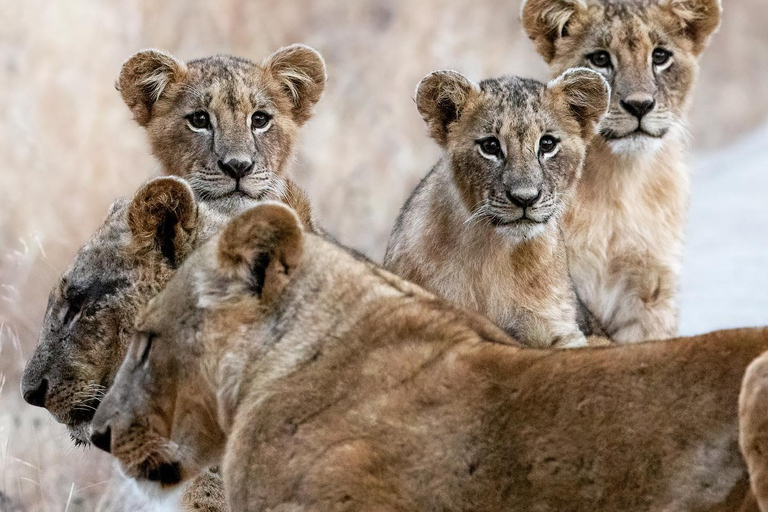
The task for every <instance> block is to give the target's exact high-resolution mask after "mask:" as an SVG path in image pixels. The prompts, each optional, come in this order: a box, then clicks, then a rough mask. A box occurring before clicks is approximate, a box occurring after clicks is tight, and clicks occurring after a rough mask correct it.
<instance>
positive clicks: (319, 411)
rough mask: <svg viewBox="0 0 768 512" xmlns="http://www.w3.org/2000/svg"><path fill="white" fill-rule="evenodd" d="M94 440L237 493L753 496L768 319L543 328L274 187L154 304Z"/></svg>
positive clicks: (299, 507)
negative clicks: (674, 332)
mask: <svg viewBox="0 0 768 512" xmlns="http://www.w3.org/2000/svg"><path fill="white" fill-rule="evenodd" d="M136 327H137V330H138V332H137V334H136V335H135V336H134V337H133V339H132V341H131V345H130V347H129V349H128V353H127V356H126V359H125V361H124V362H123V364H122V366H121V368H120V370H119V371H118V374H117V377H116V379H115V383H114V385H113V386H112V389H110V391H109V393H108V394H107V396H106V397H105V399H104V401H103V402H102V404H101V406H100V407H99V409H98V411H97V413H96V417H95V418H94V420H93V442H94V444H96V445H98V446H101V447H104V448H106V449H107V450H109V451H111V453H113V454H114V455H115V456H116V457H118V458H119V459H120V460H121V461H122V462H123V465H124V467H125V469H126V471H127V472H128V473H129V474H130V475H132V476H136V477H140V478H149V479H153V480H156V481H159V482H161V483H164V484H166V485H168V486H172V485H173V484H177V483H179V482H180V481H184V480H186V479H187V478H190V477H191V476H193V475H195V474H196V473H197V472H198V471H199V469H200V467H204V466H205V465H207V464H215V463H217V462H218V461H219V460H220V459H221V457H222V454H223V464H224V466H223V477H224V480H225V489H226V492H227V497H228V501H229V505H230V508H231V510H234V511H267V510H272V511H285V512H287V511H296V512H298V511H330V510H334V511H401V512H405V511H414V512H415V511H435V510H440V511H445V512H452V511H461V510H464V511H466V510H478V511H480V510H482V511H486V512H494V511H499V512H500V511H508V512H530V511H533V510H535V511H538V512H555V511H558V512H560V511H564V510H568V511H571V512H595V511H602V512H609V511H610V512H614V511H615V512H618V511H622V512H624V511H633V512H651V511H661V510H665V511H673V510H674V511H691V512H693V511H703V510H708V511H714V510H739V508H738V506H737V503H738V502H739V501H740V500H742V499H744V496H745V494H747V492H748V488H749V485H748V475H747V469H746V465H745V463H744V461H743V459H742V458H741V456H740V455H739V450H738V445H737V438H738V421H737V420H738V418H737V411H736V401H737V396H738V392H739V386H740V384H741V379H742V376H743V374H744V370H745V368H746V367H747V365H748V364H749V363H750V361H752V360H753V359H754V358H756V357H758V356H759V355H760V354H761V353H762V352H763V351H765V350H766V349H768V329H741V330H734V331H724V332H720V333H712V334H708V335H704V336H696V337H692V338H686V339H679V340H674V341H669V342H661V343H653V342H651V343H643V344H635V345H624V346H616V347H610V348H588V349H584V350H529V349H525V348H522V347H520V346H519V345H517V344H516V343H515V341H514V340H512V339H510V338H508V337H507V336H506V335H505V333H504V332H503V331H502V330H501V329H499V328H498V327H496V326H495V325H493V324H492V323H491V322H490V321H489V320H487V319H486V318H484V317H482V316H480V315H478V314H476V313H473V312H471V311H468V310H465V309H461V308H459V307H457V306H455V305H453V304H450V303H449V302H447V301H444V300H441V299H439V298H437V297H435V296H434V295H432V294H431V293H428V292H426V291H425V290H423V289H421V288H419V287H418V286H416V285H414V284H412V283H410V282H408V281H405V280H404V279H401V278H399V277H397V276H395V275H392V274H390V273H389V272H386V271H384V270H382V269H381V268H379V267H377V266H376V265H374V264H372V263H370V262H368V261H365V260H361V259H359V258H356V257H355V256H354V255H352V254H350V253H349V252H348V251H345V250H343V249H342V248H340V247H338V246H337V245H335V244H332V243H329V242H327V241H326V240H324V239H322V238H321V237H318V236H316V235H312V234H308V233H303V232H302V229H301V226H300V224H299V221H298V219H297V217H296V216H295V215H294V214H293V213H292V212H291V211H290V210H289V209H288V208H286V207H284V206H282V205H279V204H276V203H272V204H262V205H260V206H257V207H255V208H253V209H251V210H249V211H247V212H245V213H243V214H242V215H240V216H238V217H237V218H235V219H234V220H233V221H232V222H230V223H229V225H228V226H227V227H226V228H225V229H224V231H223V232H222V234H221V235H220V236H219V237H218V238H217V239H215V240H211V241H210V242H208V243H207V244H205V245H204V246H202V247H201V248H200V249H198V250H197V251H196V252H195V253H194V254H192V255H191V256H190V257H189V258H188V259H187V260H186V261H185V262H184V264H183V265H182V266H181V268H180V269H179V270H178V271H177V272H176V274H175V275H174V277H173V278H172V279H171V281H170V282H169V283H168V285H167V286H166V287H165V289H164V290H163V291H162V292H161V293H160V294H159V295H157V296H156V297H155V298H154V299H153V300H152V301H151V302H150V303H149V305H148V307H147V308H146V309H145V310H144V311H143V312H142V313H140V314H139V316H138V318H137V324H136Z"/></svg>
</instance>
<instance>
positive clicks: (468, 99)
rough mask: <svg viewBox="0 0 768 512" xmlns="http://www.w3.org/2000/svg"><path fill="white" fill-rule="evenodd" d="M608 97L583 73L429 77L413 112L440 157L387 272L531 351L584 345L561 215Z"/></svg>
mask: <svg viewBox="0 0 768 512" xmlns="http://www.w3.org/2000/svg"><path fill="white" fill-rule="evenodd" d="M609 94H610V93H609V88H608V85H607V83H606V81H605V80H604V79H603V78H602V77H601V76H600V75H599V74H598V73H596V72H594V71H590V70H586V69H574V70H570V71H568V72H566V73H564V74H563V75H562V76H560V77H559V78H557V79H556V80H553V81H552V82H551V83H549V84H548V85H545V84H542V83H540V82H537V81H535V80H527V79H521V78H516V77H502V78H497V79H490V80H483V81H482V82H480V84H479V85H476V84H474V83H472V82H471V81H470V80H469V79H468V78H466V77H465V76H463V75H461V74H459V73H457V72H455V71H437V72H435V73H432V74H431V75H429V76H427V77H426V78H424V79H423V80H422V81H421V83H420V84H419V86H418V88H417V90H416V106H417V108H418V109H419V112H420V113H421V115H422V116H423V117H424V120H425V121H426V123H427V126H428V127H429V131H430V135H431V136H432V138H434V139H435V140H436V141H437V143H438V144H440V146H442V147H443V149H445V155H444V156H443V158H442V159H441V160H440V161H439V162H438V164H437V165H436V166H435V167H434V168H433V169H432V171H431V172H430V173H429V174H428V175H427V177H426V178H424V180H422V182H421V183H420V184H419V186H418V187H417V188H416V190H415V191H414V192H413V194H412V195H411V197H410V198H409V199H408V202H406V204H405V206H404V207H403V209H402V211H401V212H400V216H399V218H398V220H397V223H396V224H395V228H394V230H393V231H392V235H391V237H390V241H389V247H388V248H387V252H386V255H385V257H384V266H385V268H387V269H388V270H391V271H392V272H394V273H396V274H398V275H400V276H402V277H404V278H406V279H409V280H411V281H413V282H415V283H417V284H419V285H421V286H423V287H425V288H427V289H428V290H430V291H432V292H435V293H437V294H438V295H440V296H442V297H445V298H447V299H449V300H451V301H453V302H456V303H458V304H460V305H462V306H465V307H469V308H471V309H474V310H476V311H479V312H481V313H483V314H485V315H487V316H488V317H489V318H490V319H491V320H493V321H494V322H495V323H496V324H497V325H499V326H501V327H503V328H504V330H506V331H507V332H508V333H510V334H511V335H512V336H513V337H515V338H516V339H518V340H520V341H521V342H522V343H524V344H526V345H529V346H532V347H551V346H553V347H574V346H580V345H585V344H586V338H585V336H584V334H583V333H582V332H581V330H580V329H579V325H578V319H579V317H580V310H579V303H578V300H577V298H576V294H575V293H574V290H573V284H572V282H571V279H570V275H569V274H568V260H567V257H566V252H565V245H564V242H563V239H562V235H561V226H560V218H561V216H562V214H563V212H564V211H565V209H566V207H567V205H568V202H569V201H570V199H571V196H572V195H573V190H574V187H575V186H576V183H577V182H578V179H579V175H580V173H581V167H582V163H583V161H584V153H585V151H586V147H587V144H588V142H589V140H590V139H591V138H592V136H593V135H594V133H595V130H596V128H597V124H598V122H599V121H600V118H601V116H602V115H603V114H604V113H605V111H606V109H607V102H608V96H609ZM588 334H592V333H591V332H590V333H588Z"/></svg>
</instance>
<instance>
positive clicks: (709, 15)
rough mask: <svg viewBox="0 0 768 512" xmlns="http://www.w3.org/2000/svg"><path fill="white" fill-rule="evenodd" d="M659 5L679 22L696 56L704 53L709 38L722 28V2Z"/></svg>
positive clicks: (671, 0)
mask: <svg viewBox="0 0 768 512" xmlns="http://www.w3.org/2000/svg"><path fill="white" fill-rule="evenodd" d="M659 5H660V6H661V7H662V8H663V9H665V10H667V12H669V13H670V14H671V15H672V16H674V18H675V19H676V20H677V23H678V24H679V26H680V27H681V29H682V31H683V33H684V34H685V35H686V36H688V37H689V38H690V40H691V41H692V42H693V51H694V53H695V54H696V55H699V54H700V53H701V52H702V51H704V48H706V47H707V43H708V42H709V37H710V36H711V35H712V34H713V33H714V32H715V31H716V30H717V28H718V27H719V26H720V18H721V15H722V12H723V6H722V4H721V2H720V0H662V1H661V2H659Z"/></svg>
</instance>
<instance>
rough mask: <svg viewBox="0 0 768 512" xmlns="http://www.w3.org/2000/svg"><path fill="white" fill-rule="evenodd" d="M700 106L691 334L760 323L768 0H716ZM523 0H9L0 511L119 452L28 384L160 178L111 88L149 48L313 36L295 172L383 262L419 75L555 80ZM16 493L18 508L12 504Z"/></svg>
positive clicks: (250, 48) (101, 468)
mask: <svg viewBox="0 0 768 512" xmlns="http://www.w3.org/2000/svg"><path fill="white" fill-rule="evenodd" d="M724 3H725V5H724V9H725V12H724V20H723V25H722V27H721V29H720V31H719V33H718V34H716V35H715V37H714V38H713V40H712V44H711V46H710V48H709V49H708V50H707V51H706V52H705V54H704V57H703V59H702V64H701V75H700V80H699V84H698V88H697V91H696V99H695V101H694V103H693V108H692V110H691V115H690V130H691V133H692V135H693V141H692V147H691V152H690V155H691V156H690V162H691V168H692V171H693V194H692V200H691V212H690V226H689V233H688V242H687V249H686V257H685V263H684V274H683V283H682V308H683V314H682V325H681V331H682V333H683V334H693V333H699V332H705V331H709V330H712V329H715V328H722V327H732V326H741V325H755V324H768V270H766V268H767V267H768V213H767V212H768V204H767V202H766V199H768V85H766V83H767V82H768V32H766V30H765V20H766V19H768V2H766V1H765V0H740V1H738V2H736V1H735V0H725V2H724ZM518 10H519V1H518V0H507V1H501V0H472V1H469V0H464V1H442V0H420V1H419V2H411V1H407V0H357V1H355V2H338V1H334V0H312V1H309V0H307V1H297V0H284V1H282V2H268V1H265V0H259V1H257V0H251V1H247V0H223V1H218V2H204V1H192V0H170V1H168V0H166V1H163V2H155V1H152V0H122V1H119V2H118V1H107V2H104V1H97V0H66V1H64V0H60V1H53V0H24V1H23V2H19V1H15V0H0V511H6V510H13V509H14V508H13V507H19V508H16V510H28V511H37V510H41V511H59V510H67V511H70V512H71V511H75V510H93V508H94V507H95V503H96V502H97V501H98V499H99V497H100V495H101V494H103V493H104V492H105V490H106V489H107V484H106V482H107V481H108V479H109V476H110V472H111V471H112V470H111V462H110V460H109V457H107V456H102V454H100V453H98V452H97V451H96V450H88V449H85V450H83V449H76V448H74V447H72V446H71V443H70V442H69V439H68V437H67V435H66V433H65V431H64V427H62V426H60V425H58V424H56V423H54V422H53V420H52V419H50V417H49V416H48V414H47V412H45V411H43V410H41V409H35V408H33V407H31V406H27V405H26V404H24V403H23V401H22V399H21V396H20V393H19V380H20V376H21V372H22V369H23V365H24V362H25V361H26V359H27V358H28V357H29V356H30V355H31V353H32V351H33V349H34V347H35V344H36V340H37V334H38V329H39V324H40V321H41V319H42V316H43V313H44V310H45V305H46V300H47V295H48V292H49V290H50V288H51V286H52V285H53V283H54V282H55V281H56V280H57V279H58V276H59V273H60V272H62V271H63V270H64V269H66V267H67V266H68V264H69V262H70V259H71V257H72V255H73V254H74V252H75V250H76V249H77V248H78V246H79V245H80V244H82V243H83V242H84V241H85V240H86V239H87V238H88V237H89V235H90V234H91V233H92V232H93V230H94V229H95V228H96V227H97V226H98V225H99V224H100V223H101V222H102V220H103V218H104V216H105V213H106V210H107V207H108V206H109V204H110V203H111V202H112V201H113V200H114V199H115V198H117V197H118V196H123V195H131V194H132V193H133V191H134V190H135V188H136V187H137V186H138V185H139V184H140V183H141V182H143V181H144V180H146V179H147V178H148V177H150V176H152V175H154V174H155V173H156V171H157V165H156V163H155V161H154V160H153V158H152V157H151V155H150V154H149V148H148V145H147V143H146V140H145V137H144V134H143V132H142V130H141V129H140V128H139V127H138V126H137V125H136V124H135V123H134V122H133V121H132V120H131V116H130V114H129V111H128V109H127V108H126V107H125V106H124V104H123V103H122V101H121V99H120V96H119V94H118V93H117V92H116V91H115V89H114V81H115V78H116V77H117V75H118V72H119V70H120V66H121V64H122V62H123V61H124V60H125V59H126V58H127V57H128V56H129V55H130V54H132V53H133V52H135V51H137V50H139V49H142V48H147V47H159V48H164V49H167V50H169V51H171V52H172V53H174V54H175V55H177V56H178V57H180V58H182V59H185V60H187V59H191V58H195V57H200V56H205V55H209V54H212V53H220V52H224V53H234V54H237V55H241V56H245V57H250V58H252V59H254V60H260V59H261V58H262V57H264V56H266V55H267V54H269V53H271V52H272V51H274V50H276V49H277V48H278V47H280V46H283V45H286V44H290V43H293V42H303V43H307V44H309V45H311V46H314V47H315V48H317V49H318V50H319V51H320V52H321V53H322V54H323V56H324V57H325V59H326V63H327V66H328V75H329V76H328V84H327V87H326V92H325V95H324V97H323V99H322V100H321V101H320V103H319V104H318V106H317V109H316V112H317V114H316V116H315V117H314V118H313V119H312V120H311V121H310V122H309V123H308V125H307V126H306V128H305V129H304V130H303V133H302V138H301V142H300V144H299V148H298V154H297V162H296V165H295V170H294V177H295V178H296V180H297V181H298V182H299V183H300V184H301V185H302V186H303V187H304V188H306V190H307V191H308V192H309V195H310V196H311V198H312V200H313V202H314V204H315V208H316V210H317V213H318V214H319V217H320V220H321V222H322V224H323V225H324V226H325V227H326V228H327V229H328V230H329V231H331V232H332V233H333V234H334V235H336V236H337V237H338V238H339V239H340V240H341V241H343V242H344V243H346V244H349V245H351V246H353V247H355V248H357V249H360V250H362V251H364V252H366V253H367V254H368V255H369V256H371V257H372V258H373V259H375V260H380V259H381V257H382V256H383V253H384V249H385V245H386V242H387V238H388V236H389V232H390V229H391V226H392V224H393V222H394V220H395V217H396V215H397V212H398V210H399V208H400V206H401V205H402V204H403V202H404V201H405V199H406V197H407V196H408V194H409V193H410V191H411V190H412V189H413V187H414V186H415V185H416V183H417V182H418V180H419V179H420V178H421V177H422V176H423V175H425V174H426V173H427V172H428V170H429V169H430V167H431V166H432V164H433V163H434V162H435V161H436V160H437V158H438V156H439V151H438V148H437V146H436V145H435V144H434V143H433V142H431V140H429V139H428V137H427V135H426V130H425V129H424V127H423V124H422V121H421V119H420V117H419V115H418V113H417V112H416V108H415V107H414V105H413V101H412V96H413V91H414V88H415V86H416V83H417V82H418V81H419V80H420V79H421V78H422V77H423V76H424V75H425V74H427V73H428V72H430V71H432V70H435V69H439V68H446V67H450V68H454V69H457V70H460V71H462V72H464V73H465V74H467V75H468V76H469V77H470V78H472V79H475V80H480V79H482V78H484V77H489V76H495V75H500V74H506V73H510V74H520V75H526V76H533V77H537V78H539V79H546V78H548V75H547V70H546V67H545V66H544V64H543V62H542V61H541V60H540V58H539V57H538V56H537V55H536V54H535V52H534V50H533V45H532V44H531V43H530V42H529V41H528V39H527V38H526V37H525V36H524V34H523V33H522V29H521V27H520V24H519V22H518ZM9 499H10V500H12V502H13V503H15V505H11V501H9Z"/></svg>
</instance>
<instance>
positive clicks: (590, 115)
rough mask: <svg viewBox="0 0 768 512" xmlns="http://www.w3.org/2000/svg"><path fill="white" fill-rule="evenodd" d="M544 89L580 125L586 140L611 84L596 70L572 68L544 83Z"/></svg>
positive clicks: (605, 104) (602, 112) (594, 128)
mask: <svg viewBox="0 0 768 512" xmlns="http://www.w3.org/2000/svg"><path fill="white" fill-rule="evenodd" d="M547 93H548V94H550V95H552V97H553V98H554V101H555V102H556V103H560V104H561V105H563V104H564V105H565V106H566V109H567V112H568V113H569V114H570V116H571V117H572V118H573V119H575V120H576V121H577V122H578V123H579V125H580V126H581V135H582V137H584V139H586V140H590V139H591V138H592V137H593V136H594V135H595V133H597V127H598V125H599V124H600V120H601V119H602V117H603V116H604V115H605V113H606V112H607V110H608V102H609V100H610V97H611V87H610V85H608V82H607V81H606V80H605V78H603V76H602V75H601V74H600V73H598V72H597V71H593V70H591V69H587V68H572V69H569V70H567V71H566V72H564V73H563V74H562V75H560V76H559V77H557V78H555V79H554V80H552V81H551V82H550V83H549V84H548V85H547Z"/></svg>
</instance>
